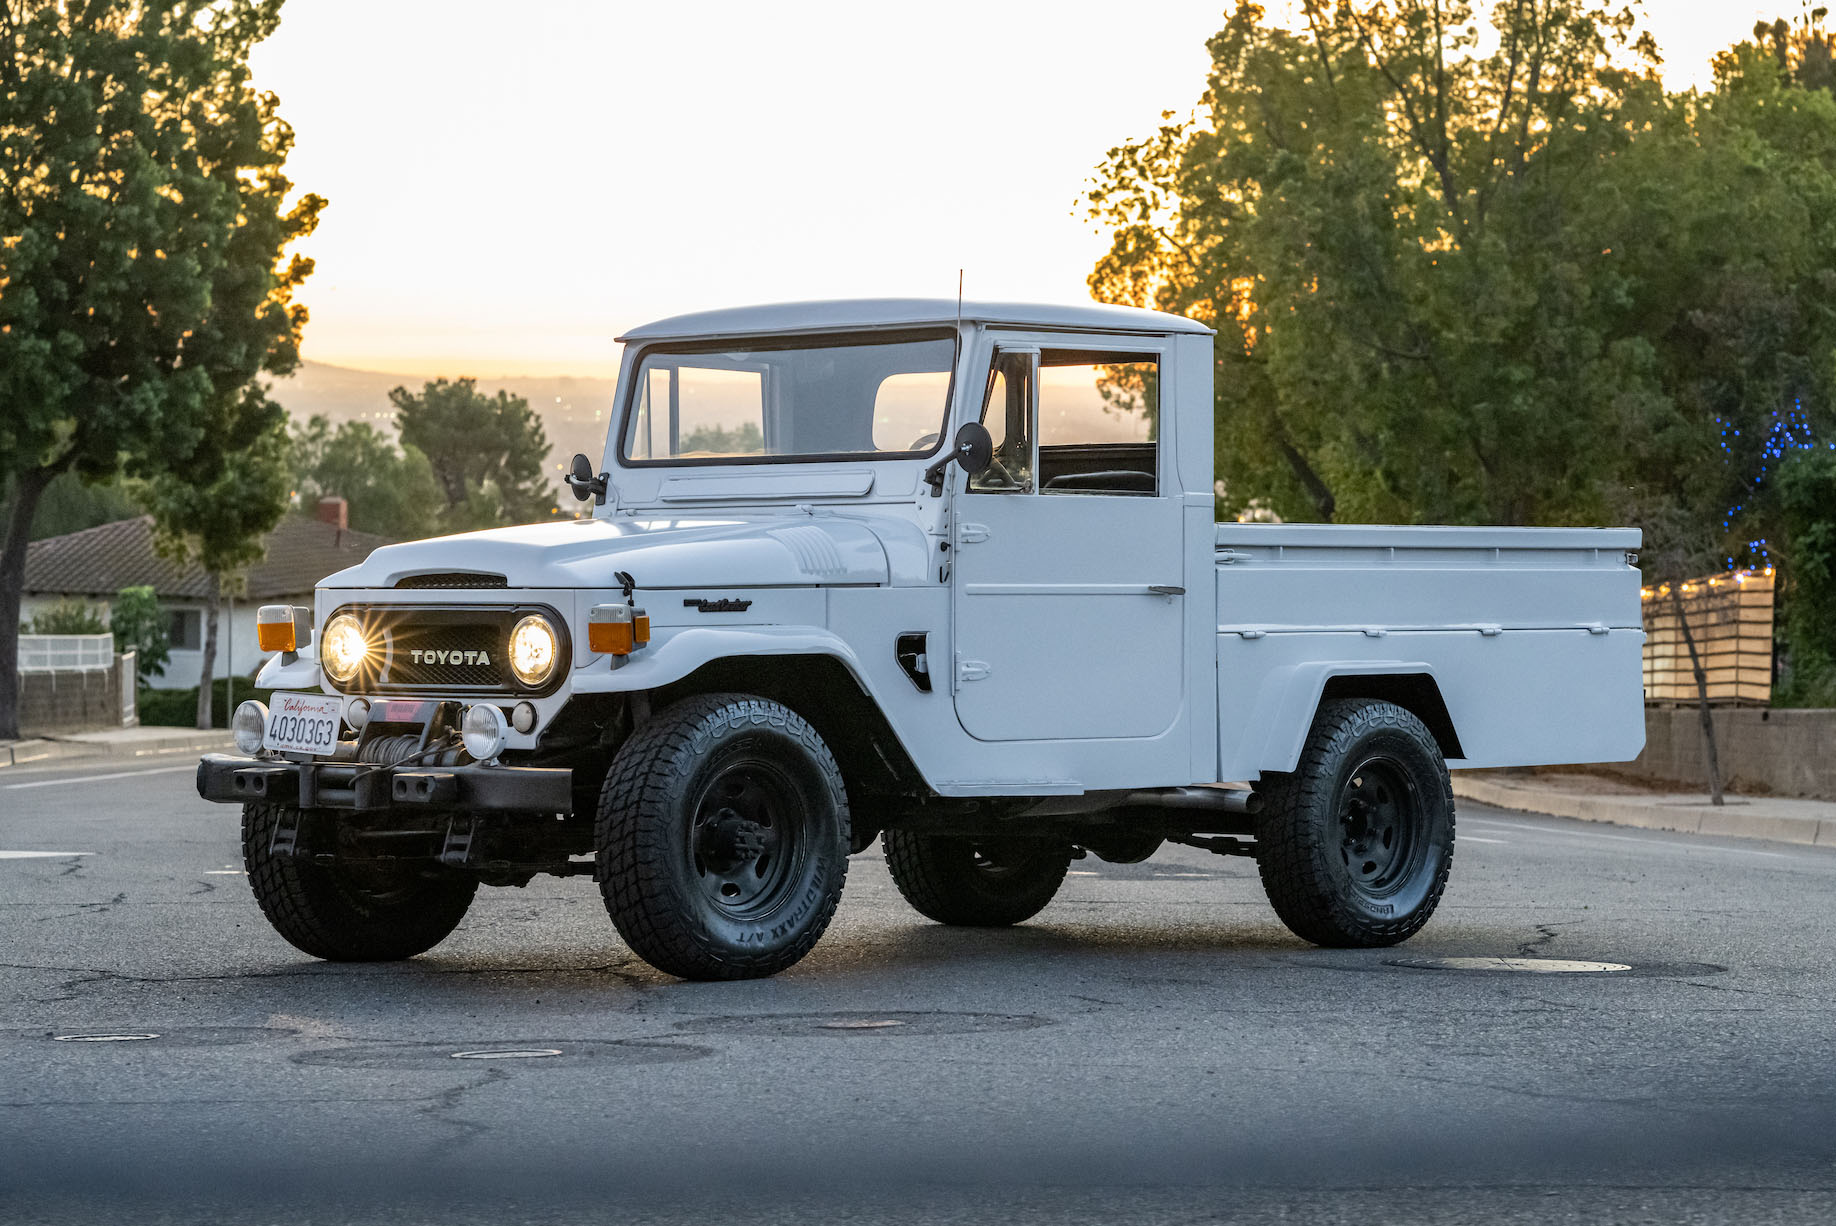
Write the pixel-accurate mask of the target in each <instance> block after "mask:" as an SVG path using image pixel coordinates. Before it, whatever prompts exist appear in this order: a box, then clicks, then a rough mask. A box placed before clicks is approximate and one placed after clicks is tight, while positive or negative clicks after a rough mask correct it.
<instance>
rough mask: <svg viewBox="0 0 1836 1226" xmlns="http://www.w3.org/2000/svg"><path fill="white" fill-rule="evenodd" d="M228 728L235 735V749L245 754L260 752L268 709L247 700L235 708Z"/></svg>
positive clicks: (251, 700)
mask: <svg viewBox="0 0 1836 1226" xmlns="http://www.w3.org/2000/svg"><path fill="white" fill-rule="evenodd" d="M230 728H231V730H232V731H234V732H235V734H236V748H237V749H239V750H241V751H242V752H243V753H246V754H255V753H259V752H261V740H262V734H263V733H265V732H266V731H267V729H268V708H266V707H265V706H263V705H262V704H261V703H259V702H256V701H255V700H254V699H253V698H251V699H249V700H248V701H247V702H245V703H243V704H241V705H240V706H238V707H237V708H236V715H235V717H234V718H233V719H231V720H230Z"/></svg>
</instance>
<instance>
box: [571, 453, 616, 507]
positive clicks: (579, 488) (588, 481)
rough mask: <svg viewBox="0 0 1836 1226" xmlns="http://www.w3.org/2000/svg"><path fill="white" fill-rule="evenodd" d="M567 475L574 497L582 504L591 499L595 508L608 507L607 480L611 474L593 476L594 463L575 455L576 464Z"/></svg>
mask: <svg viewBox="0 0 1836 1226" xmlns="http://www.w3.org/2000/svg"><path fill="white" fill-rule="evenodd" d="M569 469H570V471H569V472H568V474H567V484H568V488H570V489H572V490H573V491H574V497H576V498H578V499H579V500H580V501H581V502H585V501H586V500H587V499H589V498H591V499H592V500H593V505H594V506H599V507H603V506H605V505H606V478H607V476H608V475H609V474H607V473H600V474H599V475H598V476H597V477H595V476H594V475H593V461H591V460H589V459H587V458H586V457H585V456H584V455H581V454H580V453H578V452H576V453H574V462H573V463H572V464H571V465H569Z"/></svg>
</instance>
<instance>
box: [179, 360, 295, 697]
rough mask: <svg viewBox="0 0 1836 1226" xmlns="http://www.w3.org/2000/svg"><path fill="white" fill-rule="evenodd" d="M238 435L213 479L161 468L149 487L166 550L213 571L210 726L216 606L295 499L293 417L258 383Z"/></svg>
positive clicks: (208, 611) (204, 677) (207, 634)
mask: <svg viewBox="0 0 1836 1226" xmlns="http://www.w3.org/2000/svg"><path fill="white" fill-rule="evenodd" d="M241 409H242V412H241V414H240V421H239V423H238V425H239V431H240V437H235V436H232V438H230V439H228V440H226V443H227V445H228V447H229V449H230V450H231V452H232V453H233V454H234V455H235V456H236V460H235V462H234V463H230V464H223V465H219V466H218V467H217V469H216V475H215V476H214V478H212V479H210V480H206V481H200V480H199V479H197V478H196V477H193V476H191V475H189V474H185V475H181V474H176V473H169V474H165V475H162V476H160V477H158V478H156V479H154V480H153V481H152V482H150V483H149V484H148V486H147V493H146V503H147V506H148V508H149V509H150V510H151V511H152V513H153V520H154V524H155V527H156V529H157V533H158V538H157V539H158V542H159V548H160V551H161V552H162V553H164V554H166V555H167V556H169V557H172V558H175V559H177V560H179V561H188V560H193V559H195V560H196V561H197V563H198V564H199V565H200V566H201V567H203V569H204V573H205V575H206V576H207V577H208V578H209V582H210V594H209V598H208V600H207V602H206V604H205V614H204V653H203V657H202V662H201V664H200V666H199V667H200V670H201V671H200V673H199V680H198V719H197V726H198V727H200V728H209V727H210V726H211V711H210V706H211V694H212V687H211V679H212V677H213V675H214V673H215V669H216V663H217V623H218V612H219V610H220V609H221V607H222V604H223V600H224V598H225V597H226V596H233V595H236V594H238V593H239V589H240V586H241V581H240V576H239V575H238V574H237V573H236V572H237V571H239V570H240V569H241V568H243V567H245V566H247V565H248V564H249V563H251V562H257V561H260V560H261V557H262V538H263V537H264V536H266V535H267V534H268V532H270V531H271V530H272V529H273V527H274V525H275V524H277V523H279V522H280V518H281V516H282V515H284V514H286V512H287V506H288V503H289V498H288V494H289V486H290V485H291V482H290V481H289V479H288V478H289V477H290V475H291V474H290V473H289V472H288V469H287V429H286V423H287V416H286V413H285V412H284V411H283V410H282V409H281V407H280V406H279V405H277V404H275V403H274V402H273V401H271V400H269V399H268V398H267V397H266V396H265V395H263V394H262V392H261V390H260V389H259V388H257V387H255V386H253V385H251V386H249V387H247V388H245V389H244V390H243V393H242V404H241Z"/></svg>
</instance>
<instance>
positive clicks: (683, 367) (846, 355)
mask: <svg viewBox="0 0 1836 1226" xmlns="http://www.w3.org/2000/svg"><path fill="white" fill-rule="evenodd" d="M955 353H956V344H955V338H954V337H953V336H952V335H951V334H950V333H949V332H947V331H945V332H933V333H916V334H913V333H907V334H904V335H902V336H901V337H900V338H899V339H896V340H895V339H888V338H887V336H886V335H885V334H884V333H882V334H880V335H878V336H876V337H873V338H859V339H857V338H852V337H814V338H802V339H798V340H784V341H754V342H751V343H743V342H742V343H738V347H734V346H733V345H732V344H729V345H728V346H727V347H724V348H721V349H719V350H715V349H714V348H712V347H711V346H710V345H708V344H707V343H695V344H684V345H674V346H672V345H660V346H657V347H656V348H653V349H648V350H646V351H645V353H644V357H643V361H642V363H641V364H640V365H639V366H638V370H637V375H636V378H635V379H634V380H633V386H632V393H631V401H630V404H629V406H628V408H627V409H626V412H625V430H624V445H623V447H622V449H621V454H622V455H623V457H624V459H625V460H626V461H627V462H630V463H636V464H644V463H651V464H656V463H671V464H675V463H687V464H749V463H759V462H761V461H781V460H799V459H801V460H813V459H824V458H837V457H845V458H854V457H861V456H871V457H877V458H885V457H904V456H920V455H927V454H929V453H930V452H933V451H935V450H936V449H937V444H938V441H939V439H940V438H941V437H942V434H943V428H944V415H945V413H946V412H947V411H948V409H949V398H950V363H951V361H952V360H953V359H954V356H955Z"/></svg>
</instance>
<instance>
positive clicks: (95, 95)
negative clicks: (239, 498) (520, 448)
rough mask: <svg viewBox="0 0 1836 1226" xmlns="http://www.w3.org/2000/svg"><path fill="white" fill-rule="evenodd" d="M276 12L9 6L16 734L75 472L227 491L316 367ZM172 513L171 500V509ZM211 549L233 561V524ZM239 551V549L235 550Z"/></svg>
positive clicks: (264, 6) (9, 406)
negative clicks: (45, 540)
mask: <svg viewBox="0 0 1836 1226" xmlns="http://www.w3.org/2000/svg"><path fill="white" fill-rule="evenodd" d="M279 14H280V0H136V2H134V3H127V2H124V0H68V2H66V3H57V4H53V3H43V2H26V3H9V4H7V5H6V6H5V7H4V8H3V9H0V286H4V287H5V292H4V294H0V482H7V483H9V484H10V489H11V504H10V507H9V509H8V515H7V526H6V535H5V540H4V544H0V736H5V735H9V734H10V733H12V732H14V731H15V730H16V719H17V709H16V708H17V676H16V674H15V670H14V667H13V664H12V659H13V655H14V649H13V642H12V639H11V635H12V633H13V627H14V624H15V621H16V617H17V610H18V592H19V588H20V579H21V575H22V573H23V569H24V565H25V558H24V543H25V540H26V539H27V535H28V530H29V526H30V524H31V521H32V519H33V516H34V513H35V510H36V505H37V502H38V500H39V497H40V495H41V494H42V492H43V491H44V489H45V488H46V486H47V485H49V483H50V482H51V480H52V479H53V478H55V477H56V476H57V475H58V474H60V473H63V472H66V471H75V472H77V473H79V474H80V475H82V476H84V477H87V478H90V479H92V480H107V479H109V478H112V477H113V476H115V475H116V474H117V473H121V472H125V473H126V474H127V475H129V476H131V477H135V478H144V479H147V480H151V481H158V480H159V479H160V478H161V477H162V476H164V475H165V474H170V473H175V472H177V473H183V474H184V476H185V479H186V480H187V481H192V482H196V483H198V484H200V485H203V486H212V485H215V484H217V483H218V482H220V481H224V480H226V479H233V478H229V477H228V476H227V473H228V470H230V469H232V468H233V467H235V466H237V465H239V464H240V463H241V462H242V454H241V453H242V451H243V449H245V448H250V447H253V446H254V445H255V442H256V440H257V439H258V438H259V437H260V436H261V435H263V433H264V432H272V431H273V430H274V429H276V428H277V427H278V422H279V414H278V410H272V406H269V405H267V404H266V402H265V401H264V400H263V398H261V397H259V396H258V395H255V394H253V393H247V394H245V389H247V388H248V387H249V386H250V385H251V383H252V381H253V379H254V378H255V376H256V375H257V374H259V373H262V372H266V373H269V374H276V375H279V374H285V373H286V372H287V371H289V370H290V369H292V367H293V366H294V365H295V363H296V362H297V360H298V343H299V332H300V328H301V326H302V325H303V324H304V322H305V309H304V308H303V307H301V306H299V305H298V304H296V303H295V302H294V301H293V292H294V290H295V289H296V288H297V287H298V286H299V285H300V284H301V283H302V282H303V281H304V280H305V279H306V277H307V276H308V275H309V274H310V272H311V271H312V265H311V262H310V261H308V260H304V259H301V258H299V257H297V256H296V257H294V258H292V259H291V260H287V259H284V258H283V251H284V248H285V247H286V246H287V244H288V243H290V242H291V241H292V240H294V239H296V238H299V237H301V236H303V235H305V234H307V233H309V232H310V231H311V229H312V227H313V225H314V223H315V221H316V219H317V217H318V213H319V210H320V208H321V207H322V206H323V204H324V201H323V200H321V199H320V198H319V197H317V196H314V195H310V194H308V195H305V196H302V197H301V198H300V199H299V200H298V202H297V203H295V204H293V205H292V206H291V207H289V206H288V205H287V203H286V200H287V197H288V196H289V194H290V192H291V189H292V184H291V183H289V181H288V180H287V177H286V175H285V174H284V173H283V170H282V167H283V164H284V162H285V160H286V157H287V153H288V151H289V149H290V148H291V146H292V143H293V133H292V131H291V129H289V128H288V126H287V125H286V124H285V123H284V122H283V121H282V120H281V118H280V115H279V112H278V103H277V101H276V99H275V98H274V96H273V95H271V94H265V93H261V92H259V91H257V90H256V89H255V88H254V86H253V85H252V84H251V82H250V79H249V71H248V57H249V52H250V50H251V49H252V48H253V47H254V46H255V44H256V43H258V42H260V41H261V40H262V39H263V38H265V37H266V36H267V35H268V34H270V33H272V32H273V30H274V28H275V26H276V24H277V23H278V21H279ZM167 504H168V505H170V504H171V500H170V499H168V500H167ZM206 535H207V536H209V537H210V540H211V543H210V544H209V545H208V546H207V547H205V548H204V550H203V552H204V553H206V554H207V555H209V556H210V557H213V558H214V557H215V556H216V555H217V554H218V552H220V551H219V547H218V545H217V543H216V542H217V541H219V540H221V539H222V533H220V532H219V531H217V530H216V529H214V528H213V529H210V530H208V531H207V533H206ZM230 552H232V553H233V552H236V551H235V550H233V549H232V550H231V551H230Z"/></svg>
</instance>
